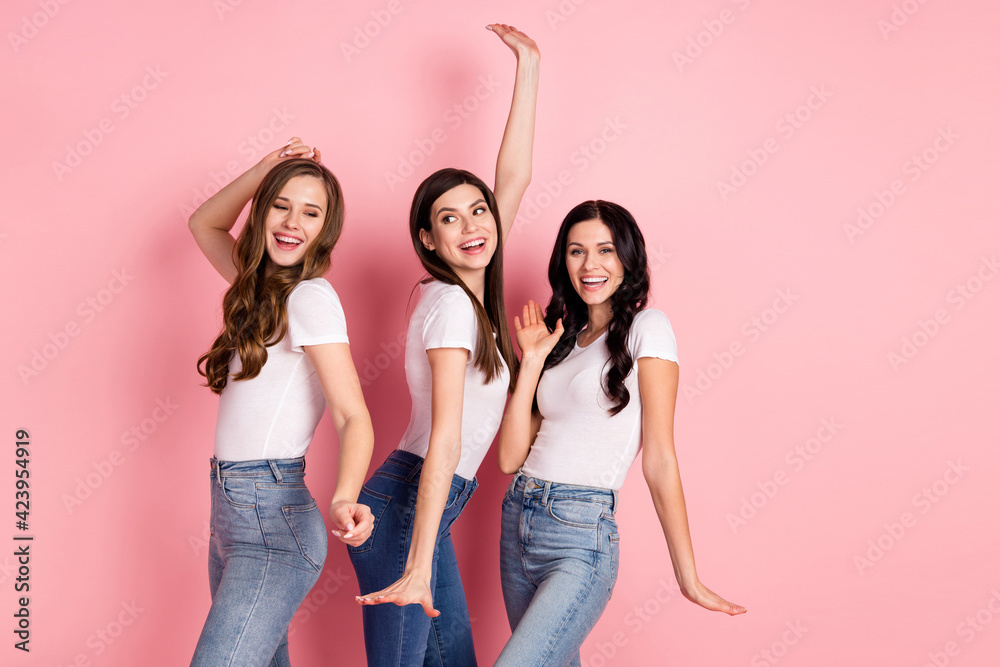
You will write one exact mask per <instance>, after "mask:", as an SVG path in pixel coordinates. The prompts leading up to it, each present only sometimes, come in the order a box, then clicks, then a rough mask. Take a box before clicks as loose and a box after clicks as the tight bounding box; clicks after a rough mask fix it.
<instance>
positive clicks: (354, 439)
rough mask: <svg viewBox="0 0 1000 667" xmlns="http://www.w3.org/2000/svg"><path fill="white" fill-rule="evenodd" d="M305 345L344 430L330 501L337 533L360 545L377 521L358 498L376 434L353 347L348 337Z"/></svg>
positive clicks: (338, 424) (332, 412)
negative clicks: (321, 343) (342, 340)
mask: <svg viewBox="0 0 1000 667" xmlns="http://www.w3.org/2000/svg"><path fill="white" fill-rule="evenodd" d="M302 349H303V351H304V352H305V354H306V357H308V358H309V361H310V362H311V363H312V365H313V368H315V369H316V375H317V376H318V377H319V381H320V384H321V385H322V387H323V395H324V396H326V402H327V403H328V404H329V405H330V415H331V416H332V417H333V425H334V427H335V428H336V429H337V434H338V435H339V436H340V456H339V458H338V463H337V488H336V490H335V491H334V492H333V500H332V501H331V503H330V518H331V519H333V524H334V526H335V528H334V531H333V534H334V535H335V536H336V537H338V538H340V540H341V541H343V542H346V543H347V544H350V545H352V546H359V545H360V544H361V543H362V542H364V541H365V540H367V539H368V535H369V534H370V533H371V531H372V525H373V522H374V518H373V517H372V513H371V510H370V509H369V508H368V507H367V506H366V505H361V504H359V503H358V494H359V493H360V492H361V485H362V484H364V481H365V477H366V475H367V474H368V465H369V464H370V463H371V460H372V450H373V448H374V443H375V435H374V432H373V430H372V420H371V417H370V416H369V414H368V406H367V405H365V397H364V394H362V393H361V382H360V381H359V380H358V373H357V370H356V369H355V367H354V359H353V358H351V347H350V346H349V345H348V344H347V343H326V344H323V345H306V346H304V347H303V348H302Z"/></svg>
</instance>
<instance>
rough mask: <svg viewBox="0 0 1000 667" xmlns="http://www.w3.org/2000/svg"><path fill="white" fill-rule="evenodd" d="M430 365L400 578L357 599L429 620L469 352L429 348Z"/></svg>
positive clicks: (458, 450)
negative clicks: (421, 450) (426, 425)
mask: <svg viewBox="0 0 1000 667" xmlns="http://www.w3.org/2000/svg"><path fill="white" fill-rule="evenodd" d="M427 360H428V361H429V362H430V366H431V435H430V443H429V444H428V447H427V456H426V457H425V458H424V465H423V467H422V468H421V470H420V484H419V486H418V487H417V510H416V516H415V517H414V521H413V538H412V539H411V540H410V552H409V555H408V556H407V559H406V566H405V568H404V569H403V576H402V577H401V578H400V579H399V580H398V581H397V582H396V583H394V584H392V585H391V586H389V587H388V588H384V589H382V590H381V591H377V592H375V593H371V594H369V595H366V596H365V597H364V598H359V599H358V601H359V602H360V603H361V604H382V603H386V602H394V603H395V604H397V605H400V606H403V605H407V604H414V603H417V604H420V605H421V606H422V607H423V608H424V613H426V614H427V615H428V616H431V617H434V616H439V615H440V613H441V612H439V611H437V610H436V609H434V594H433V592H432V591H431V565H432V562H433V559H434V547H435V545H436V544H437V535H438V527H439V526H440V525H441V515H442V514H444V506H445V505H446V504H447V502H448V491H449V489H450V488H451V480H452V477H453V476H454V474H455V470H456V469H457V468H458V462H459V460H460V459H461V457H462V400H463V395H464V392H465V367H466V364H467V363H468V360H469V351H468V350H466V349H465V348H458V347H445V348H435V349H431V350H427Z"/></svg>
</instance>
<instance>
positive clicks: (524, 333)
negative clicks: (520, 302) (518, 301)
mask: <svg viewBox="0 0 1000 667" xmlns="http://www.w3.org/2000/svg"><path fill="white" fill-rule="evenodd" d="M522 318H523V322H524V323H523V324H522V320H518V319H517V317H516V316H515V317H514V330H515V331H516V332H517V346H518V347H520V348H521V355H522V360H524V359H527V358H535V359H540V360H544V359H545V357H547V356H549V352H551V351H552V348H554V347H555V346H556V343H558V342H559V339H560V338H561V337H562V334H563V325H562V318H559V319H558V320H557V321H556V328H555V329H554V330H553V331H552V332H551V333H550V332H549V328H548V327H547V326H545V317H544V315H543V314H542V307H541V306H540V305H538V304H537V303H535V302H534V301H531V300H529V301H528V305H527V306H525V307H524V312H523V313H522Z"/></svg>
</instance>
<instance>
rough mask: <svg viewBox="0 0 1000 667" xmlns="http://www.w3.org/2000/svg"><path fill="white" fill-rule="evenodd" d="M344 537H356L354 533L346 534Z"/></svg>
mask: <svg viewBox="0 0 1000 667" xmlns="http://www.w3.org/2000/svg"><path fill="white" fill-rule="evenodd" d="M344 537H345V538H347V539H351V538H352V537H354V534H353V533H348V534H347V535H344Z"/></svg>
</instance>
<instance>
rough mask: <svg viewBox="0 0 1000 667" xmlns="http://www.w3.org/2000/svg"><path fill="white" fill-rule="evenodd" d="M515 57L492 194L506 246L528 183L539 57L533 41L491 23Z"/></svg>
mask: <svg viewBox="0 0 1000 667" xmlns="http://www.w3.org/2000/svg"><path fill="white" fill-rule="evenodd" d="M486 27H487V28H488V29H489V30H492V31H493V32H494V33H496V35H497V36H498V37H500V39H502V40H503V43H504V44H506V45H507V46H508V47H510V50H511V51H513V52H514V55H515V56H516V57H517V72H516V73H515V75H514V95H513V98H512V99H511V103H510V114H509V115H508V116H507V127H505V128H504V131H503V141H501V142H500V153H499V154H498V155H497V174H496V184H495V187H494V188H493V194H494V195H496V198H497V208H499V210H500V226H501V228H502V229H503V241H504V242H505V243H506V241H507V237H508V236H509V235H510V230H511V228H512V227H513V226H514V219H515V218H516V217H517V209H518V208H519V207H520V206H521V198H522V197H523V196H524V191H525V190H527V189H528V183H530V182H531V145H532V143H533V141H534V136H535V103H536V101H537V100H538V65H539V61H540V59H541V56H540V55H539V53H538V47H537V46H536V45H535V42H534V41H533V40H532V39H531V38H530V37H528V36H527V35H525V34H524V33H523V32H521V31H520V30H518V29H517V28H515V27H513V26H508V25H504V24H502V23H494V24H492V25H488V26H486Z"/></svg>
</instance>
